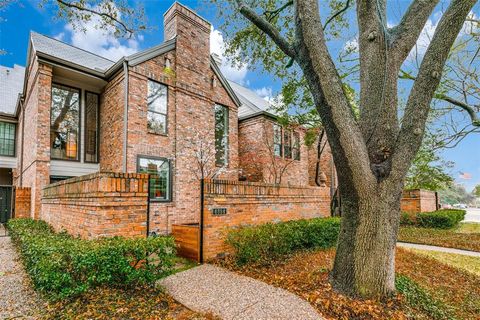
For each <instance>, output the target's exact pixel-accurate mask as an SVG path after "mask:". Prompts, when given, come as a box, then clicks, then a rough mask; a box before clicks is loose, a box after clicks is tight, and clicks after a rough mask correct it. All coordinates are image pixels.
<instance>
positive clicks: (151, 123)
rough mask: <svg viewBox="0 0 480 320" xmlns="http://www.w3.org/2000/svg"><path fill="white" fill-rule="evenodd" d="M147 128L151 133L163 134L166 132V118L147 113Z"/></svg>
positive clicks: (161, 115)
mask: <svg viewBox="0 0 480 320" xmlns="http://www.w3.org/2000/svg"><path fill="white" fill-rule="evenodd" d="M147 126H148V130H150V131H151V132H154V133H162V134H164V133H166V132H167V117H166V116H165V115H163V114H159V113H155V112H148V115H147Z"/></svg>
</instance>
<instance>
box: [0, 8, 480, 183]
mask: <svg viewBox="0 0 480 320" xmlns="http://www.w3.org/2000/svg"><path fill="white" fill-rule="evenodd" d="M172 2H173V1H172V0H161V1H155V0H147V1H144V6H145V10H146V15H147V19H148V25H149V26H155V29H154V30H151V31H149V32H146V33H144V34H141V35H140V36H138V37H137V38H135V39H133V40H130V41H125V40H118V39H115V38H114V37H113V36H112V35H105V34H104V33H102V32H101V31H98V30H95V29H94V28H89V27H88V26H87V32H86V33H82V32H78V31H74V30H73V29H72V28H71V26H69V25H66V23H65V22H64V21H58V20H56V19H55V18H54V16H53V14H52V13H51V10H50V9H51V8H49V7H48V6H47V7H45V8H43V9H41V8H39V6H38V3H39V1H35V0H18V1H17V2H16V3H13V4H12V5H10V6H9V7H7V8H6V9H4V10H3V11H0V16H1V17H2V19H0V49H3V50H5V51H7V54H6V55H0V64H1V65H6V66H13V64H19V65H25V61H26V52H27V46H28V37H29V32H30V30H34V31H36V32H39V33H42V34H45V35H48V36H51V37H56V38H58V39H60V40H62V41H65V42H67V43H70V44H73V45H76V46H79V47H82V48H83V49H86V50H90V51H93V52H95V53H97V54H100V55H103V56H106V57H107V58H110V59H112V60H116V59H118V58H119V57H120V56H122V55H127V54H131V53H133V52H136V51H140V50H143V49H146V48H149V47H151V46H154V45H156V44H158V43H161V42H162V41H163V28H162V25H163V21H162V19H163V13H164V12H165V11H166V10H167V9H168V7H169V6H170V5H171V4H172ZM182 3H183V4H185V5H187V6H189V7H191V8H193V9H195V10H197V11H198V12H199V13H200V14H201V15H202V16H203V17H205V18H206V19H207V20H209V21H210V22H211V23H212V25H213V27H214V30H213V32H212V38H211V42H212V50H213V51H215V52H217V53H219V54H221V53H222V44H223V39H222V33H221V31H219V30H217V29H216V28H218V27H219V26H220V22H219V21H217V18H216V10H217V8H216V7H214V6H211V7H209V6H208V5H206V4H205V2H204V1H200V2H199V1H196V0H183V1H182ZM390 3H391V4H392V8H393V10H392V8H390V12H391V17H390V16H389V19H391V21H390V20H389V23H395V22H396V21H395V20H398V18H399V17H400V16H401V14H402V13H403V11H404V10H405V7H406V4H408V3H409V1H405V0H392V1H391V2H390ZM442 5H444V4H441V5H440V6H439V7H441V6H442ZM479 11H480V9H479V5H477V6H476V8H475V9H474V13H475V14H476V15H477V16H480V12H479ZM352 14H353V12H351V13H350V15H352ZM433 22H435V21H434V20H433ZM430 27H431V26H430ZM354 35H355V31H354V30H350V32H349V35H348V37H350V38H351V39H350V41H352V40H354ZM347 41H348V40H347ZM223 71H224V73H225V74H226V76H227V77H228V78H230V79H231V80H234V81H236V82H239V83H242V84H244V85H246V86H248V87H250V88H251V89H253V90H256V91H257V92H258V93H259V94H260V95H262V96H267V97H272V95H275V94H276V93H278V91H279V89H280V83H279V82H278V81H274V80H273V79H272V78H271V77H269V76H268V75H266V74H263V73H262V72H261V71H259V70H256V71H251V70H248V69H247V68H246V67H245V68H242V69H240V70H235V69H233V68H231V67H230V66H228V65H225V66H223ZM442 155H443V158H444V159H445V160H448V161H453V162H455V167H454V169H453V170H452V174H453V176H454V177H455V178H456V179H457V181H458V182H460V183H463V184H464V185H465V186H466V187H467V189H469V190H471V189H472V188H473V186H474V185H476V184H480V135H478V134H477V135H471V136H468V137H467V138H465V139H464V140H463V141H462V142H461V143H460V144H459V145H458V146H457V147H455V148H453V149H447V150H445V151H443V152H442ZM459 172H468V173H470V174H471V176H472V178H471V179H469V180H464V179H461V178H460V175H459Z"/></svg>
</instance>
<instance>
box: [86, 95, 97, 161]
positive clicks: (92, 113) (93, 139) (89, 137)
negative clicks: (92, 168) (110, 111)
mask: <svg viewBox="0 0 480 320" xmlns="http://www.w3.org/2000/svg"><path fill="white" fill-rule="evenodd" d="M98 105H99V97H98V94H95V93H91V92H87V93H86V95H85V133H84V134H85V142H84V144H85V162H98Z"/></svg>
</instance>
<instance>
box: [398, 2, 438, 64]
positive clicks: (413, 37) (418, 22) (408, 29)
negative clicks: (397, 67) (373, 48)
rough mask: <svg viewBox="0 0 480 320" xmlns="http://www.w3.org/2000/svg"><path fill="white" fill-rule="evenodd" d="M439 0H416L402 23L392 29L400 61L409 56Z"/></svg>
mask: <svg viewBox="0 0 480 320" xmlns="http://www.w3.org/2000/svg"><path fill="white" fill-rule="evenodd" d="M438 1H439V0H415V1H413V2H412V4H410V6H409V7H408V10H407V12H406V13H405V14H404V16H403V17H402V20H401V21H400V23H399V24H398V25H397V26H396V27H394V28H392V29H391V34H392V35H393V43H392V49H393V50H394V52H395V54H397V55H398V57H399V61H400V63H403V61H404V60H405V59H406V58H407V56H408V54H409V53H410V51H411V50H412V48H413V46H414V45H415V44H416V42H417V39H418V37H419V36H420V33H421V32H422V30H423V27H424V26H425V23H426V22H427V20H428V18H429V17H430V15H431V14H432V11H433V9H434V8H435V6H436V5H437V3H438Z"/></svg>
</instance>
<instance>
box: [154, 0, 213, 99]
mask: <svg viewBox="0 0 480 320" xmlns="http://www.w3.org/2000/svg"><path fill="white" fill-rule="evenodd" d="M163 25H164V38H165V40H169V39H172V38H175V37H176V42H177V45H176V64H177V70H176V73H177V81H180V82H185V83H187V82H189V83H190V85H194V86H196V87H197V88H196V89H200V90H202V91H204V90H208V85H209V80H208V79H206V78H204V77H205V75H206V74H207V70H209V68H210V29H211V24H210V23H209V22H208V21H207V20H205V19H204V18H202V17H200V16H199V15H198V14H196V13H195V12H194V11H193V10H192V9H190V8H187V7H185V6H184V5H182V4H180V3H178V2H175V3H174V4H173V5H172V6H171V7H170V9H168V10H167V12H165V14H164V18H163Z"/></svg>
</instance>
